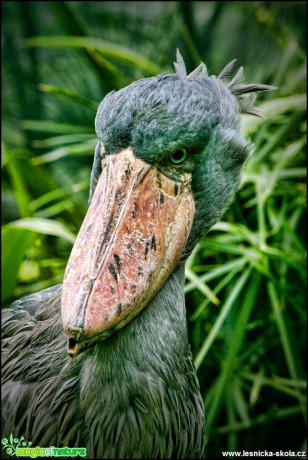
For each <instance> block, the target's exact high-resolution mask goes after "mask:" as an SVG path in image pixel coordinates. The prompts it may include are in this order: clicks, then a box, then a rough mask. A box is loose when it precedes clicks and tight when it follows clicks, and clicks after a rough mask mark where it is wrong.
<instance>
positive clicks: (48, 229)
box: [4, 217, 75, 244]
mask: <svg viewBox="0 0 308 460" xmlns="http://www.w3.org/2000/svg"><path fill="white" fill-rule="evenodd" d="M4 227H5V229H6V230H9V229H26V230H31V231H32V232H35V233H42V234H44V235H53V236H57V237H59V238H63V239H64V240H66V241H68V242H69V243H72V244H74V242H75V235H74V234H73V233H72V232H71V231H70V230H68V229H67V227H66V226H65V225H64V224H62V223H61V222H58V221H56V220H51V219H43V218H38V217H32V218H29V219H20V220H16V221H14V222H10V223H9V224H6V225H5V226H4Z"/></svg>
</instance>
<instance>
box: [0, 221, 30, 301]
mask: <svg viewBox="0 0 308 460" xmlns="http://www.w3.org/2000/svg"><path fill="white" fill-rule="evenodd" d="M34 239H35V234H33V232H31V231H29V230H25V229H23V228H9V227H8V226H4V227H3V229H2V268H3V270H2V299H3V302H6V301H7V300H8V299H10V298H12V297H13V293H14V289H15V286H16V284H17V279H18V271H19V267H20V264H21V262H22V260H23V259H24V257H25V254H26V251H27V249H28V248H29V247H30V246H31V245H32V243H33V241H34Z"/></svg>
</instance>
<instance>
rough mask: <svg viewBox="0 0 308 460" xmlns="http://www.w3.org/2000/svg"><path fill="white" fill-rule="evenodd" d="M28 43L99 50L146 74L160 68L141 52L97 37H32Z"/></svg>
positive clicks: (44, 46) (157, 70) (154, 72)
mask: <svg viewBox="0 0 308 460" xmlns="http://www.w3.org/2000/svg"><path fill="white" fill-rule="evenodd" d="M27 43H28V45H30V46H35V47H43V48H83V49H87V50H97V51H100V52H101V53H102V54H103V55H104V56H107V57H111V58H113V59H116V60H118V61H120V62H124V63H127V64H130V65H133V66H135V67H137V68H138V69H140V70H142V71H143V72H145V73H146V74H157V73H160V72H161V68H160V67H158V66H157V65H156V64H154V63H153V62H152V61H150V60H149V59H147V58H145V57H143V56H142V55H141V54H139V53H136V52H135V51H132V50H131V49H129V48H126V47H125V46H121V45H116V44H114V43H110V42H107V41H104V40H101V39H99V38H92V37H75V36H65V35H64V36H61V37H59V36H46V37H32V38H29V39H28V40H27Z"/></svg>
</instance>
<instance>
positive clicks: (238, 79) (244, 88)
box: [174, 49, 277, 118]
mask: <svg viewBox="0 0 308 460" xmlns="http://www.w3.org/2000/svg"><path fill="white" fill-rule="evenodd" d="M235 63H236V59H233V61H231V62H229V64H227V65H226V66H225V67H224V68H223V69H222V71H221V72H220V74H219V75H218V77H217V78H219V79H220V80H221V81H223V82H224V83H225V84H226V86H227V87H228V89H229V91H230V92H231V93H232V94H233V95H234V96H235V97H236V98H237V101H238V103H239V106H240V109H241V112H242V113H249V114H251V115H255V116H258V117H262V118H263V115H262V111H261V110H260V109H258V108H257V107H255V106H254V105H253V104H254V102H255V99H256V94H255V93H257V92H259V91H272V90H274V89H277V87H276V86H270V85H262V84H259V83H248V84H247V83H246V84H245V83H243V82H244V79H245V77H244V69H243V67H240V68H239V70H238V71H237V73H236V74H235V75H234V77H233V78H232V79H231V80H230V74H231V72H232V70H233V68H234V65H235ZM174 67H175V73H176V75H177V76H178V77H179V78H181V79H185V78H196V77H199V76H200V75H205V76H206V77H207V76H208V71H207V68H206V65H205V64H204V63H203V62H201V64H200V65H199V66H198V67H197V68H196V69H195V70H193V71H192V72H191V73H190V74H189V75H187V71H186V66H185V62H184V59H183V57H182V55H181V53H180V52H179V50H178V49H177V50H176V62H174Z"/></svg>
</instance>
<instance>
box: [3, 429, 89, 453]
mask: <svg viewBox="0 0 308 460" xmlns="http://www.w3.org/2000/svg"><path fill="white" fill-rule="evenodd" d="M1 443H2V446H3V450H4V452H5V453H6V454H7V455H10V456H13V455H14V456H16V457H31V458H36V457H78V456H79V457H85V456H86V455H87V449H86V448H85V447H66V446H65V447H55V446H50V447H40V446H35V447H32V442H29V441H26V440H25V438H24V436H22V437H21V438H20V439H19V438H14V436H13V435H12V433H11V435H10V437H9V438H3V439H2V441H1Z"/></svg>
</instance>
